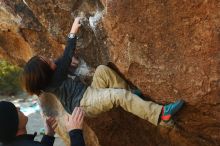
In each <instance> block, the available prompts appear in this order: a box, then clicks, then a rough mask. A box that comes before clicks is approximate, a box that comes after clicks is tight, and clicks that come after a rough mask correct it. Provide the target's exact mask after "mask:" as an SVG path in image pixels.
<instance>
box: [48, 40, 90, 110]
mask: <svg viewBox="0 0 220 146" xmlns="http://www.w3.org/2000/svg"><path fill="white" fill-rule="evenodd" d="M75 48H76V38H72V39H70V38H68V39H67V45H66V48H65V50H64V53H63V56H62V57H61V58H60V59H59V61H58V62H56V64H57V67H56V70H55V71H54V73H53V75H52V79H51V82H50V83H49V86H48V87H47V88H46V89H45V91H46V92H51V93H53V94H55V95H56V96H57V97H58V99H59V100H60V102H61V103H62V105H63V107H64V108H65V110H66V111H67V112H68V113H69V114H71V113H72V111H73V109H74V108H75V107H76V106H79V105H80V101H81V99H82V97H83V94H84V92H85V91H86V89H87V85H85V84H84V83H83V82H82V81H81V80H80V78H79V77H77V76H76V77H75V79H72V78H69V77H68V71H69V66H70V64H71V61H72V57H73V55H74V52H75Z"/></svg>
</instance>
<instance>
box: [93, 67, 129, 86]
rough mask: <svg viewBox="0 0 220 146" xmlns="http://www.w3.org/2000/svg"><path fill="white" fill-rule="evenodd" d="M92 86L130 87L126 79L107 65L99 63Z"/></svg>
mask: <svg viewBox="0 0 220 146" xmlns="http://www.w3.org/2000/svg"><path fill="white" fill-rule="evenodd" d="M91 87H93V88H120V89H129V87H128V84H127V83H126V81H125V80H124V79H122V78H121V77H120V76H119V75H118V74H117V73H116V72H115V71H114V70H112V69H111V68H109V67H108V66H105V65H99V66H98V67H97V68H96V71H95V73H94V76H93V81H92V84H91Z"/></svg>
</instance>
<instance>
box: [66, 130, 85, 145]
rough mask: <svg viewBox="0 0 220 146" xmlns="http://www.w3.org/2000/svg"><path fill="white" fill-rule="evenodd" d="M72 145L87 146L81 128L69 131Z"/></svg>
mask: <svg viewBox="0 0 220 146" xmlns="http://www.w3.org/2000/svg"><path fill="white" fill-rule="evenodd" d="M69 136H70V142H71V146H85V141H84V138H83V133H82V130H81V129H74V130H72V131H70V132H69Z"/></svg>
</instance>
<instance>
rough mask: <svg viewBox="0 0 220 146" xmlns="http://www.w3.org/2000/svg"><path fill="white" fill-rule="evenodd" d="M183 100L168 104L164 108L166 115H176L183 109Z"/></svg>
mask: <svg viewBox="0 0 220 146" xmlns="http://www.w3.org/2000/svg"><path fill="white" fill-rule="evenodd" d="M183 104H184V101H183V100H177V101H176V102H174V103H171V104H168V105H165V106H164V115H174V114H175V113H176V112H177V111H179V110H180V109H181V107H182V106H183Z"/></svg>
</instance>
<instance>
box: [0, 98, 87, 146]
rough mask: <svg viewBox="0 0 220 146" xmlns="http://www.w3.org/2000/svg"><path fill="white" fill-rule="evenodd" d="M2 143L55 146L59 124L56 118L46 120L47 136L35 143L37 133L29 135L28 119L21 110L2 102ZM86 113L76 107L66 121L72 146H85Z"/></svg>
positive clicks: (18, 145)
mask: <svg viewBox="0 0 220 146" xmlns="http://www.w3.org/2000/svg"><path fill="white" fill-rule="evenodd" d="M0 116H1V118H0V142H2V143H3V144H4V146H30V145H31V146H53V143H54V140H55V138H54V134H55V132H54V129H55V128H56V127H57V122H56V120H55V119H54V118H52V117H49V118H47V119H45V125H46V126H45V129H46V132H45V135H44V136H43V138H42V140H41V142H38V141H34V138H35V136H36V133H35V134H33V135H31V134H27V130H26V125H27V122H28V117H27V116H25V115H24V114H23V113H22V112H21V111H20V109H19V108H16V107H15V105H14V104H13V103H11V102H8V101H0ZM83 119H84V111H83V110H82V109H81V108H79V107H76V108H75V109H74V111H73V113H72V115H71V116H70V117H69V118H68V119H67V120H66V128H67V130H68V132H69V135H70V140H71V146H85V142H84V139H83V135H82V126H83Z"/></svg>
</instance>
